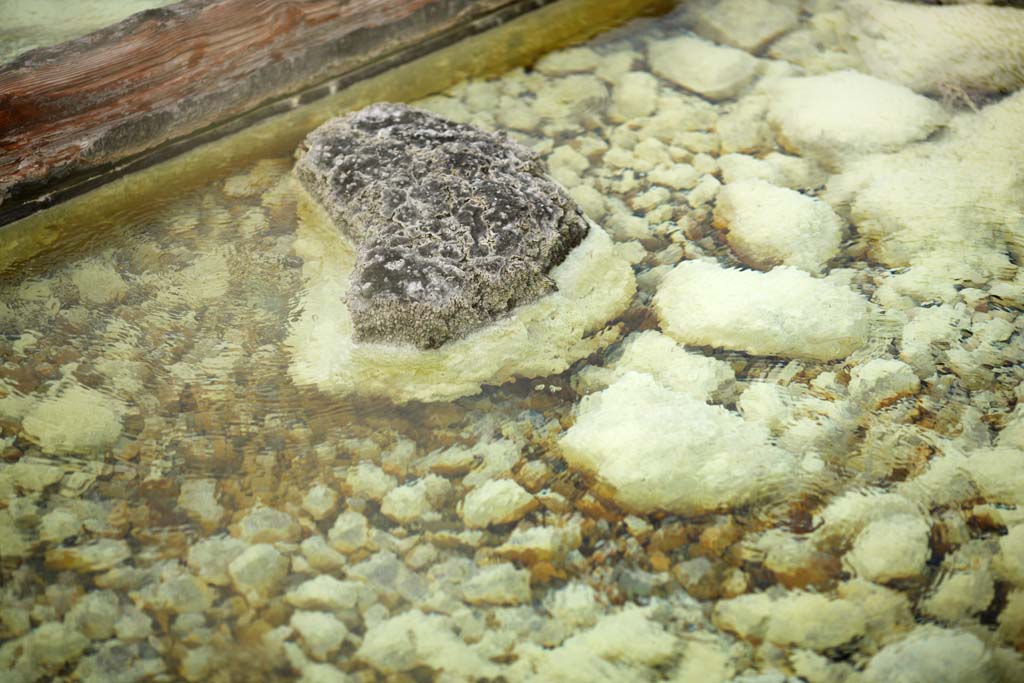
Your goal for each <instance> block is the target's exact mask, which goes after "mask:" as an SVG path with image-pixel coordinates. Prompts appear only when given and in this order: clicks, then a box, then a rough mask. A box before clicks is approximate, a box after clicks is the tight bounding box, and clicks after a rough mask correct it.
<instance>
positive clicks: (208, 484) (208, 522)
mask: <svg viewBox="0 0 1024 683" xmlns="http://www.w3.org/2000/svg"><path fill="white" fill-rule="evenodd" d="M178 505H180V506H181V507H182V508H183V509H185V510H186V511H187V512H188V514H189V516H190V517H192V519H194V520H196V521H197V522H199V523H200V524H202V525H205V526H210V527H213V526H216V525H217V524H219V523H220V521H221V519H223V518H224V512H225V510H224V508H223V506H221V505H220V503H218V502H217V481H216V480H215V479H188V480H187V481H184V482H182V484H181V490H180V492H179V493H178Z"/></svg>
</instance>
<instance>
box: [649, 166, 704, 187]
mask: <svg viewBox="0 0 1024 683" xmlns="http://www.w3.org/2000/svg"><path fill="white" fill-rule="evenodd" d="M647 179H648V180H650V181H651V182H652V183H656V184H658V185H664V186H665V187H669V188H672V189H673V190H689V189H692V188H693V187H694V186H696V185H697V181H698V180H700V173H698V172H697V169H695V168H694V167H693V166H691V165H690V164H671V165H667V164H666V165H661V166H657V167H655V168H654V169H652V170H651V171H650V172H649V173H648V174H647Z"/></svg>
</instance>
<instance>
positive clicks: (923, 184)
mask: <svg viewBox="0 0 1024 683" xmlns="http://www.w3.org/2000/svg"><path fill="white" fill-rule="evenodd" d="M1018 11H1019V10H1018ZM1021 137H1024V91H1022V92H1018V93H1016V94H1014V95H1011V96H1009V97H1007V98H1005V99H1003V100H1001V101H999V102H996V103H994V104H991V105H989V106H987V107H985V108H984V109H982V110H981V111H980V112H978V113H973V112H968V113H964V114H961V115H959V116H957V117H956V118H954V119H953V120H952V121H951V122H950V124H949V127H948V131H947V134H946V135H944V136H942V137H941V138H939V139H937V140H935V141H934V142H925V143H921V144H918V145H912V146H910V147H908V148H907V149H905V150H903V151H901V152H899V153H896V154H891V155H877V156H872V157H868V158H866V159H863V160H861V161H858V162H856V163H854V164H852V165H850V166H849V167H847V169H846V170H845V171H844V173H842V174H841V175H838V176H833V177H832V178H831V179H830V180H829V183H828V189H827V192H826V194H825V195H824V196H823V198H824V199H826V201H828V202H829V203H830V204H832V205H833V206H835V207H838V206H840V205H842V206H848V207H849V209H848V210H849V215H850V220H851V222H852V223H853V224H855V225H856V226H857V230H858V232H859V234H860V235H861V236H862V237H863V238H864V239H865V241H866V243H867V246H868V255H869V256H870V257H871V258H873V259H874V260H876V261H879V262H880V263H883V264H885V265H887V266H890V267H903V266H908V265H914V264H915V263H916V262H917V261H919V260H920V259H921V257H923V256H926V255H930V254H933V253H946V254H950V253H951V254H953V255H954V256H953V258H952V259H950V258H945V259H943V260H941V261H940V262H938V263H935V264H934V266H932V267H928V268H927V270H928V272H929V274H930V275H931V277H932V278H933V279H934V280H937V281H944V280H946V281H948V280H950V279H954V280H955V279H956V278H959V277H962V276H963V275H962V271H963V268H956V267H955V262H956V261H966V262H967V263H968V264H971V270H981V269H982V268H983V267H984V266H983V265H982V264H984V263H987V262H989V261H991V260H992V259H995V260H996V262H997V263H999V262H1004V261H1005V255H1006V254H1007V253H1011V254H1014V255H1016V256H1018V257H1019V256H1020V255H1021V254H1022V253H1024V249H1022V248H1021V246H1020V245H1022V244H1024V241H1022V234H1021V232H1022V230H1024V228H1022V227H1021V223H1020V209H1019V200H1020V197H1021V196H1022V194H1024V158H1022V157H1021V155H1020V154H1017V150H1016V149H1015V147H1014V146H1013V145H1007V144H1006V141H1007V140H1017V139H1020V138H1021ZM950 262H953V263H950ZM950 265H953V266H954V270H952V271H950V270H949V266H950ZM980 275H982V277H984V273H980ZM985 279H986V280H987V279H988V278H985Z"/></svg>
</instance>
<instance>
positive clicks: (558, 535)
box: [494, 524, 582, 564]
mask: <svg viewBox="0 0 1024 683" xmlns="http://www.w3.org/2000/svg"><path fill="white" fill-rule="evenodd" d="M581 543H582V537H581V535H580V528H579V524H566V525H564V526H534V527H529V528H525V529H524V528H522V527H517V528H516V529H515V531H513V532H512V534H511V535H510V536H509V537H508V539H506V541H505V542H504V543H502V544H501V545H500V546H498V547H497V548H495V549H494V553H495V555H497V556H498V557H501V558H504V559H510V560H516V561H519V562H525V563H527V564H533V563H535V562H554V563H558V562H562V561H564V560H565V558H566V556H567V555H568V554H569V553H570V552H572V551H573V550H576V549H577V548H579V547H580V544H581Z"/></svg>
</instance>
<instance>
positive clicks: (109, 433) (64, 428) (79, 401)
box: [21, 384, 124, 454]
mask: <svg viewBox="0 0 1024 683" xmlns="http://www.w3.org/2000/svg"><path fill="white" fill-rule="evenodd" d="M123 414H124V407H123V405H122V404H121V402H120V401H117V400H116V399H113V398H111V397H109V396H107V395H106V394H104V393H103V392H101V391H97V390H96V389H89V388H87V387H84V386H81V385H78V384H75V385H73V386H70V387H68V388H66V389H64V391H62V392H61V393H60V394H59V395H57V396H56V397H47V398H44V399H43V400H42V401H39V402H38V403H36V404H34V405H33V407H32V408H31V409H30V410H29V412H28V413H27V414H26V415H25V418H24V420H23V421H22V423H21V426H22V429H23V430H24V433H25V436H27V437H28V438H29V439H30V440H32V441H33V442H35V443H37V444H39V447H40V448H42V449H43V450H44V451H46V452H48V453H83V454H88V453H96V452H102V451H104V450H106V449H108V448H110V447H111V446H113V445H114V444H115V443H116V442H117V439H118V437H119V436H120V435H121V417H122V415H123Z"/></svg>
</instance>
